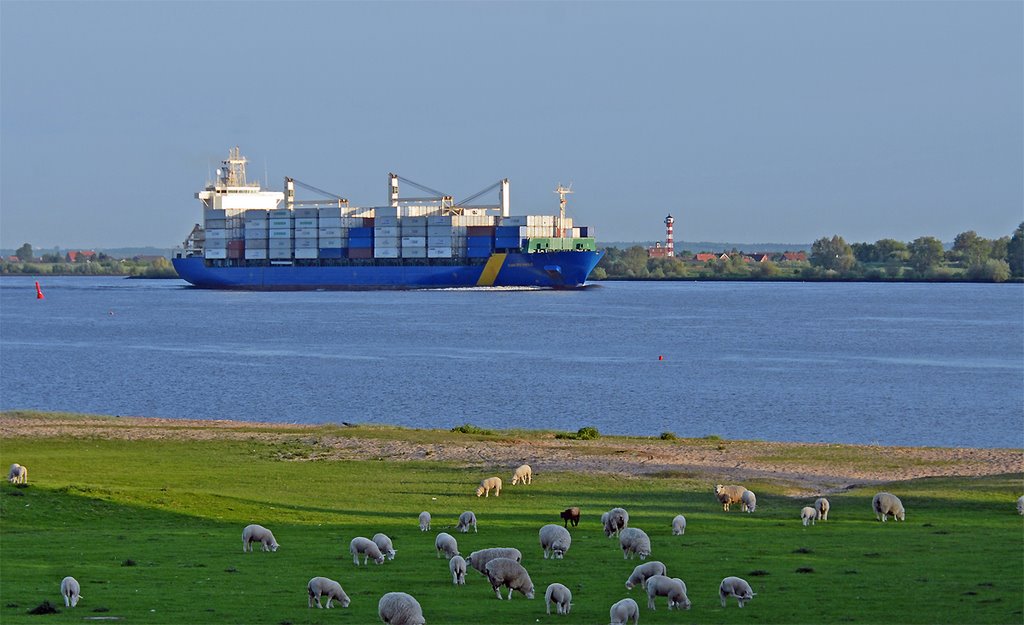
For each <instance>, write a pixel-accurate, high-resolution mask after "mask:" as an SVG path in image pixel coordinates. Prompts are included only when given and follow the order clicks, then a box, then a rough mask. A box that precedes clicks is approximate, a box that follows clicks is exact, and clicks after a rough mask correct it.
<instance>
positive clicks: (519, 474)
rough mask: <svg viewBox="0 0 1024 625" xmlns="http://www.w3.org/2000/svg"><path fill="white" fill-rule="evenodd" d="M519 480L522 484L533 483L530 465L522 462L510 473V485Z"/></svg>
mask: <svg viewBox="0 0 1024 625" xmlns="http://www.w3.org/2000/svg"><path fill="white" fill-rule="evenodd" d="M519 482H522V483H523V484H533V469H531V468H530V465H528V464H524V465H522V466H520V467H519V468H518V469H516V471H515V473H513V474H512V486H515V485H516V484H518V483H519Z"/></svg>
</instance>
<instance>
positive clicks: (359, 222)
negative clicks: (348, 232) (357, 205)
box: [341, 217, 373, 228]
mask: <svg viewBox="0 0 1024 625" xmlns="http://www.w3.org/2000/svg"><path fill="white" fill-rule="evenodd" d="M341 227H342V228H362V227H363V218H362V217H342V218H341ZM370 227H371V228H372V227H373V224H370Z"/></svg>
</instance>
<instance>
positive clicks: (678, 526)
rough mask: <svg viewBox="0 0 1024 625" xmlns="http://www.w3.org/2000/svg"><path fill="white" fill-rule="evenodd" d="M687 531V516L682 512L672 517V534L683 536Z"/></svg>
mask: <svg viewBox="0 0 1024 625" xmlns="http://www.w3.org/2000/svg"><path fill="white" fill-rule="evenodd" d="M685 533H686V517H684V516H683V515H681V514H677V515H676V516H675V518H673V519H672V535H673V536H682V535H683V534H685Z"/></svg>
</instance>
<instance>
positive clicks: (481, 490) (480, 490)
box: [476, 486, 484, 497]
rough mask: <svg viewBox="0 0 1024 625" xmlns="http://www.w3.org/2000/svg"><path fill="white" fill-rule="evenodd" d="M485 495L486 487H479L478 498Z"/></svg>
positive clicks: (477, 490)
mask: <svg viewBox="0 0 1024 625" xmlns="http://www.w3.org/2000/svg"><path fill="white" fill-rule="evenodd" d="M483 494H484V487H483V486H478V487H477V489H476V496H477V497H479V496H481V495H483Z"/></svg>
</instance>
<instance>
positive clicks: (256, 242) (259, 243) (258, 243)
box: [245, 239, 267, 250]
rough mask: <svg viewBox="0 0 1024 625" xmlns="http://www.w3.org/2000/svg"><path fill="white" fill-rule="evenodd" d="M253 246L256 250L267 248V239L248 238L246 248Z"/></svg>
mask: <svg viewBox="0 0 1024 625" xmlns="http://www.w3.org/2000/svg"><path fill="white" fill-rule="evenodd" d="M249 248H252V249H254V250H265V249H267V240H266V239H246V240H245V249H249Z"/></svg>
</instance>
